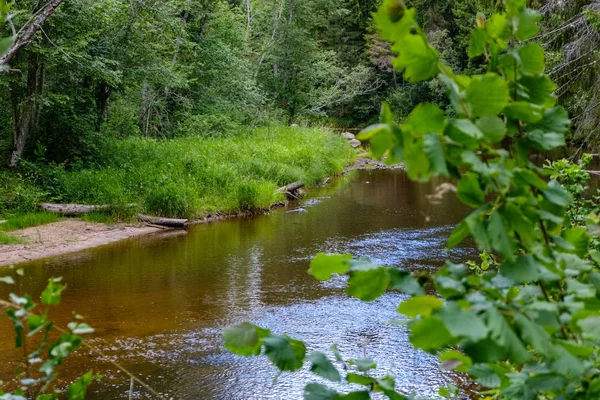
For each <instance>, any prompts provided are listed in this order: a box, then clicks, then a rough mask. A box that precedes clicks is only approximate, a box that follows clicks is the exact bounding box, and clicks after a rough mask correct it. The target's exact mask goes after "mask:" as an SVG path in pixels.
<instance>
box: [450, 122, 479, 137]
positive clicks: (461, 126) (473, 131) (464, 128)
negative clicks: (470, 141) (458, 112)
mask: <svg viewBox="0 0 600 400" xmlns="http://www.w3.org/2000/svg"><path fill="white" fill-rule="evenodd" d="M452 125H453V126H454V127H455V128H456V129H458V130H459V131H460V132H462V133H464V134H466V135H467V136H470V137H472V138H474V139H481V138H483V132H481V130H480V129H479V127H477V125H475V124H474V123H473V122H471V120H469V119H455V120H453V121H452Z"/></svg>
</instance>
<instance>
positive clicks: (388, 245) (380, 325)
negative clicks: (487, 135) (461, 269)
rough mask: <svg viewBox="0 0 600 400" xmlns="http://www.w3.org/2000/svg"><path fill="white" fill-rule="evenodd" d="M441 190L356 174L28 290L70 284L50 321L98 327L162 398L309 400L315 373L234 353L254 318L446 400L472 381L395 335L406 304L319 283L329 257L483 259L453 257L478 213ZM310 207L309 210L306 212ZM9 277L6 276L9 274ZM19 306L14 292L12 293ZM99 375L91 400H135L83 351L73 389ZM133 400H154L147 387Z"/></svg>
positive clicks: (93, 252) (7, 343)
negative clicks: (225, 340)
mask: <svg viewBox="0 0 600 400" xmlns="http://www.w3.org/2000/svg"><path fill="white" fill-rule="evenodd" d="M440 183H441V181H435V180H434V181H432V182H430V183H427V184H417V183H413V182H411V181H410V180H409V179H408V178H407V176H406V174H405V173H404V172H403V171H401V170H366V171H356V172H354V173H352V174H351V175H350V176H346V177H344V178H341V179H337V180H334V181H333V183H332V184H331V185H329V186H327V187H323V188H320V189H317V190H314V191H311V193H310V196H309V198H307V199H306V200H304V201H302V202H301V203H295V204H291V205H290V207H288V208H287V209H280V210H277V211H274V212H272V213H271V214H270V215H263V216H257V217H253V218H245V219H233V220H228V221H222V222H217V223H213V224H206V225H197V226H193V227H190V228H189V230H188V231H187V232H186V231H180V232H169V233H168V234H163V235H152V236H148V237H144V238H136V239H130V240H126V241H123V242H119V243H117V244H112V245H108V246H104V247H100V248H96V249H90V250H87V251H82V252H79V253H74V254H71V255H66V256H62V257H56V258H52V259H47V260H42V261H38V262H31V263H28V264H23V265H22V267H23V268H24V270H25V276H24V277H17V278H18V282H17V285H16V286H13V287H10V288H9V289H11V290H15V291H17V293H31V294H39V293H40V291H41V290H42V289H43V287H44V285H45V282H46V280H47V279H48V278H50V277H57V276H61V277H63V279H64V282H66V283H67V284H68V288H67V290H66V291H65V292H64V295H63V302H62V304H61V305H60V306H59V307H58V308H57V309H56V310H54V311H53V312H52V314H51V317H52V318H53V319H55V320H56V321H57V323H58V324H59V325H61V326H66V324H67V323H68V322H70V321H71V320H72V315H73V314H72V313H73V312H77V313H79V314H81V315H84V316H85V317H86V322H87V323H88V324H90V325H91V326H93V327H94V328H95V329H96V332H95V333H94V334H93V335H92V336H91V339H90V342H91V343H92V344H93V345H94V346H96V347H97V348H99V349H101V350H102V351H104V352H105V353H106V354H107V355H108V356H109V357H111V358H112V359H113V360H115V361H117V362H119V363H121V364H122V365H124V366H125V367H126V368H128V369H130V370H131V371H132V372H134V373H136V374H137V375H138V376H139V377H140V378H142V379H143V380H145V381H146V382H147V383H149V384H150V386H152V387H153V388H155V389H157V390H159V391H160V392H162V393H165V394H166V395H167V396H172V397H174V398H178V399H227V400H234V399H300V398H301V397H302V390H303V387H304V384H305V383H306V382H307V381H308V380H309V379H310V380H311V381H319V379H317V378H314V376H313V375H311V374H309V373H308V372H306V371H304V370H303V371H300V372H299V373H295V374H289V373H285V374H282V375H281V376H279V377H278V378H277V380H276V382H274V378H275V377H276V375H277V371H276V369H275V367H273V366H272V365H270V363H269V361H268V360H267V359H266V358H251V359H245V358H242V357H238V356H235V355H233V354H231V353H229V352H228V351H227V350H225V349H224V348H223V346H222V339H221V332H222V330H223V328H224V327H226V326H228V325H230V324H234V323H237V322H241V321H251V322H253V323H256V324H258V325H260V326H263V327H267V328H270V329H271V330H272V331H274V332H276V333H286V334H288V335H289V336H291V337H293V338H298V339H302V340H304V341H305V342H306V343H307V346H308V347H309V350H320V351H324V352H328V349H329V346H330V345H331V344H332V343H336V344H337V345H338V347H339V349H340V351H341V353H342V355H343V356H344V357H345V358H347V359H350V358H359V357H362V355H363V352H366V354H367V355H368V356H370V357H372V358H374V359H375V360H376V361H377V363H378V371H380V372H379V373H383V374H385V373H389V374H393V375H395V376H396V380H397V387H398V388H399V389H400V390H401V391H402V392H405V393H410V392H414V393H415V394H417V395H419V396H423V397H435V395H436V394H437V391H438V389H439V387H440V386H442V385H445V384H446V383H454V384H459V385H461V384H462V383H463V382H462V379H463V378H462V377H460V376H457V375H454V374H449V373H446V372H442V371H440V369H439V368H438V361H437V359H436V358H435V357H434V356H432V355H429V354H427V353H424V352H422V351H417V350H414V349H413V348H412V347H411V345H410V343H409V342H408V334H407V331H406V329H405V328H404V327H401V326H394V325H390V324H388V321H389V320H390V319H393V318H400V316H399V315H398V314H397V313H396V312H395V308H396V306H397V305H398V303H399V302H401V301H402V300H403V299H405V298H406V297H405V296H403V295H401V294H394V293H388V294H386V295H384V296H383V297H382V298H380V299H379V300H377V301H375V302H371V303H364V302H361V301H358V300H356V299H351V298H348V297H347V296H346V295H345V294H344V287H345V284H344V281H343V278H342V277H337V278H334V279H333V280H332V281H330V282H325V283H322V282H317V281H316V280H314V279H313V278H312V277H311V276H310V275H308V274H307V269H308V265H309V262H310V259H311V257H313V256H314V255H315V254H316V253H317V252H320V251H324V252H349V253H351V254H353V255H354V256H364V257H370V258H372V259H373V260H374V261H376V262H379V263H383V264H394V265H400V266H402V267H403V268H405V269H408V270H413V271H414V270H430V271H434V270H436V269H437V268H438V267H439V266H440V265H441V264H442V263H443V261H444V260H445V259H447V258H448V257H450V258H452V259H453V260H454V261H457V260H461V259H464V258H466V257H472V258H474V257H476V256H477V253H476V252H474V251H473V250H471V249H469V248H468V247H465V248H462V249H457V250H456V251H453V252H452V253H451V254H450V255H448V254H446V252H445V251H444V248H445V242H446V238H447V236H448V235H449V233H450V231H451V230H452V227H453V224H455V223H456V222H457V221H459V220H460V218H462V216H463V215H464V213H465V212H466V209H465V208H464V207H463V206H462V205H461V204H460V203H459V202H458V201H457V200H456V198H455V195H454V194H453V193H448V194H445V195H443V196H442V197H440V198H438V199H432V198H431V196H430V195H431V194H432V193H434V192H435V190H436V188H437V187H438V185H439V184H440ZM300 207H301V208H300ZM2 272H3V271H2V270H0V275H2ZM0 295H1V296H2V298H6V296H7V295H8V292H7V285H1V286H0ZM13 343H14V339H13V333H12V326H11V324H10V323H9V322H8V320H7V319H2V320H0V360H1V361H2V362H1V363H0V379H2V380H4V381H7V380H9V378H10V376H11V374H12V373H13V372H14V368H15V366H16V362H17V360H18V359H19V354H20V353H19V352H17V351H15V350H14V349H13V345H14V344H13ZM90 368H94V370H95V371H97V372H100V373H102V374H104V375H105V377H104V379H103V380H102V382H101V383H94V384H93V385H92V386H91V387H90V392H89V397H88V398H90V399H121V398H123V399H127V398H128V391H129V380H128V378H127V377H126V376H125V375H124V374H123V373H120V372H118V371H115V370H114V369H113V368H111V366H110V365H109V364H108V363H106V362H105V361H102V360H101V359H99V358H98V357H97V356H95V355H93V354H90V353H89V352H88V351H86V350H80V351H78V352H77V353H76V355H74V356H73V357H72V358H71V359H69V360H67V362H66V363H65V365H64V368H63V369H62V373H61V374H62V375H61V376H62V379H63V380H69V379H73V378H74V377H75V373H83V372H85V371H87V370H88V369H90ZM134 398H151V397H150V396H149V394H148V393H147V392H146V391H144V389H143V388H140V387H135V388H134Z"/></svg>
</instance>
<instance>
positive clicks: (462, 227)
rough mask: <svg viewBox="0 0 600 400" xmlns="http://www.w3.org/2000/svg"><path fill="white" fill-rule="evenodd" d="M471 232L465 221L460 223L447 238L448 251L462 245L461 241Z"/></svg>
mask: <svg viewBox="0 0 600 400" xmlns="http://www.w3.org/2000/svg"><path fill="white" fill-rule="evenodd" d="M470 234H471V230H470V229H469V226H468V225H467V223H466V222H465V221H461V222H460V223H459V224H458V225H457V226H456V228H454V230H453V231H452V233H451V234H450V237H449V238H448V250H451V249H453V248H455V247H456V246H458V245H459V244H461V243H462V241H463V240H465V239H466V238H468V237H469V235H470Z"/></svg>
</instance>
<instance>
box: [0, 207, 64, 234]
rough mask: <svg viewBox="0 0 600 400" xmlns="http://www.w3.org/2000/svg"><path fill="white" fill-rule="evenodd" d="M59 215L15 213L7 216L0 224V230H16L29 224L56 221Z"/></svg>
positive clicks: (34, 224)
mask: <svg viewBox="0 0 600 400" xmlns="http://www.w3.org/2000/svg"><path fill="white" fill-rule="evenodd" d="M59 219H60V217H59V216H58V215H56V214H52V213H50V212H36V213H27V214H22V215H16V216H14V217H9V218H8V219H7V221H6V222H4V223H2V224H0V231H5V232H9V231H16V230H19V229H25V228H29V227H30V226H39V225H45V224H50V223H52V222H57V221H58V220H59Z"/></svg>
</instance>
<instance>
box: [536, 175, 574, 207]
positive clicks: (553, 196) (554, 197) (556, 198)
mask: <svg viewBox="0 0 600 400" xmlns="http://www.w3.org/2000/svg"><path fill="white" fill-rule="evenodd" d="M541 192H542V195H543V196H544V198H546V200H548V201H549V202H550V203H552V204H556V205H557V206H559V207H566V206H568V205H569V204H571V201H573V198H572V197H571V194H569V192H567V191H566V190H565V188H563V187H562V185H561V184H560V183H558V182H556V181H554V180H553V181H550V182H548V189H546V190H542V191H541Z"/></svg>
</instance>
